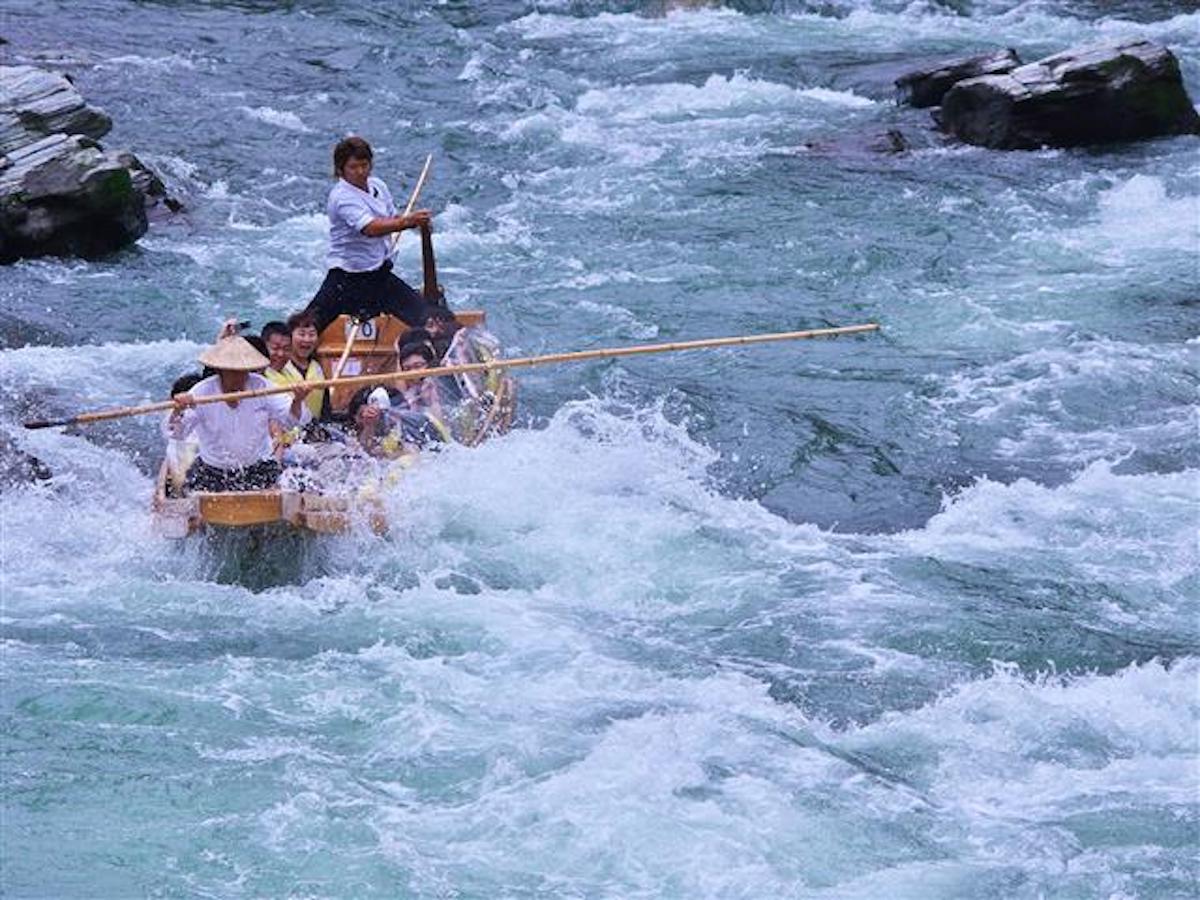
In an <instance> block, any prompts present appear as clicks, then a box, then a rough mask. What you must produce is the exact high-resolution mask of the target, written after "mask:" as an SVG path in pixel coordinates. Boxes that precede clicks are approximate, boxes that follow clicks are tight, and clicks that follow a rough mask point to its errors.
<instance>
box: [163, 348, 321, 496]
mask: <svg viewBox="0 0 1200 900" xmlns="http://www.w3.org/2000/svg"><path fill="white" fill-rule="evenodd" d="M199 358H200V362H202V363H203V364H204V365H206V366H208V367H210V368H212V369H216V371H217V374H216V375H211V376H209V377H208V378H205V379H204V380H203V381H201V382H200V383H198V384H197V385H196V386H195V387H193V388H192V389H191V390H190V391H187V392H186V393H183V394H177V395H176V396H175V397H174V398H173V399H174V401H175V410H174V411H173V412H172V413H171V417H170V418H169V419H168V420H167V433H168V436H169V437H171V438H174V439H176V440H180V439H183V438H185V437H187V436H188V435H192V434H194V435H195V436H196V437H197V439H198V440H199V442H200V451H199V455H198V457H197V459H196V461H195V462H194V463H193V464H192V467H191V468H190V469H188V474H187V481H186V486H187V488H188V489H189V490H192V491H253V490H261V489H264V488H269V487H272V486H273V485H274V484H275V482H276V481H277V480H278V479H279V474H280V471H281V469H280V465H279V462H278V460H276V459H275V458H274V456H273V455H272V442H271V425H272V424H273V423H274V424H276V425H279V426H281V427H283V428H291V427H292V426H294V425H302V424H304V423H305V422H307V421H308V419H309V413H308V410H307V408H306V407H305V405H304V398H305V397H306V396H307V395H308V391H309V388H308V386H307V385H304V384H298V385H296V387H295V388H293V389H292V393H291V395H290V396H289V395H288V394H271V395H269V396H266V397H246V398H244V399H241V400H225V401H222V402H213V403H204V404H197V402H196V401H197V400H199V399H201V398H203V397H212V396H215V395H217V394H232V393H237V392H239V391H253V390H259V389H261V388H269V387H272V385H271V382H269V381H267V379H266V378H264V377H263V376H262V375H260V374H259V372H260V371H261V370H262V369H264V368H266V366H267V364H268V360H267V358H266V357H265V356H263V355H262V354H261V353H259V352H258V351H257V350H255V349H254V347H253V346H251V344H250V342H249V341H247V340H246V339H245V338H243V337H239V336H237V335H229V336H226V337H223V338H221V339H220V340H218V341H217V342H216V343H215V344H214V345H213V346H211V347H209V348H208V349H207V350H205V351H204V352H203V353H201V354H200V357H199Z"/></svg>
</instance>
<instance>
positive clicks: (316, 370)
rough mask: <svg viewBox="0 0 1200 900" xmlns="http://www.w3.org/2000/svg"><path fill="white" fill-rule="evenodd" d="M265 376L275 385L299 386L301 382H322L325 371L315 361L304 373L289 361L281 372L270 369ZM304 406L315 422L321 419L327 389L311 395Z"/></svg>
mask: <svg viewBox="0 0 1200 900" xmlns="http://www.w3.org/2000/svg"><path fill="white" fill-rule="evenodd" d="M264 374H265V375H266V376H267V378H269V379H270V380H271V381H273V382H274V383H275V384H298V383H299V382H301V381H322V380H324V378H325V370H324V369H322V368H321V364H320V363H319V362H317V361H316V360H315V359H310V360H309V361H308V368H306V369H305V370H304V372H303V373H301V371H300V370H299V369H298V368H297V367H296V364H295V363H294V362H293V361H292V360H290V359H289V360H288V361H287V365H286V366H284V367H283V368H282V369H281V370H280V371H278V372H276V371H275V370H274V369H271V368H268V369H267V371H266V372H265V373H264ZM304 404H305V405H306V406H307V407H308V411H309V412H310V413H312V417H313V419H314V420H316V419H319V418H321V408H322V407H323V406H324V405H325V388H318V389H317V390H315V391H313V392H312V393H310V394H309V395H308V396H307V397H305V398H304Z"/></svg>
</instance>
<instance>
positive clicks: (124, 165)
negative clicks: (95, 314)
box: [0, 66, 178, 263]
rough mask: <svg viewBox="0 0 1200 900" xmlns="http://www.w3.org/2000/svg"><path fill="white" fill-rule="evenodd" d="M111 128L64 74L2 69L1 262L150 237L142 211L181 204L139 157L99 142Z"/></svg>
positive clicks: (94, 250)
mask: <svg viewBox="0 0 1200 900" xmlns="http://www.w3.org/2000/svg"><path fill="white" fill-rule="evenodd" d="M111 128H112V120H111V119H110V118H109V117H108V116H107V115H106V114H105V113H104V111H103V110H100V109H97V108H96V107H94V106H90V105H88V103H87V102H86V101H84V99H83V97H82V96H80V94H79V92H78V91H77V90H75V86H74V85H73V84H72V83H71V81H70V79H68V78H67V77H66V76H65V75H60V74H58V73H56V72H47V71H45V70H42V69H38V68H36V67H33V66H0V263H11V262H14V261H16V260H18V259H21V258H23V257H34V256H47V255H53V256H83V257H96V256H101V255H104V254H107V253H111V252H113V251H114V250H119V249H121V248H122V247H125V246H127V245H129V244H131V243H133V242H134V241H136V240H137V239H138V238H139V237H141V236H142V235H143V234H145V233H146V229H147V227H148V222H147V218H146V209H147V207H153V206H155V205H157V204H159V203H162V204H163V205H165V206H167V207H168V208H170V209H172V210H175V209H177V208H178V204H177V203H175V201H174V200H172V199H170V198H169V197H167V195H166V190H165V188H164V186H163V183H162V181H161V180H160V179H159V178H158V177H157V176H156V175H155V174H154V173H153V172H151V171H150V170H149V169H148V168H147V167H146V166H144V165H143V164H142V163H141V162H140V161H139V160H138V158H137V157H136V156H134V155H133V154H132V153H128V152H125V151H113V152H108V151H105V150H104V149H103V148H102V147H101V146H100V144H99V143H98V142H97V141H98V139H99V138H101V137H103V136H104V135H106V134H108V132H109V130H110V129H111Z"/></svg>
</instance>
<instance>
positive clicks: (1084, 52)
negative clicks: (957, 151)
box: [937, 41, 1200, 150]
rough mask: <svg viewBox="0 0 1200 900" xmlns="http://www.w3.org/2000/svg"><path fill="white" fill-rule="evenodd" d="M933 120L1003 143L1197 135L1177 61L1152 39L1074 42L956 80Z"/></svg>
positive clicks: (962, 134) (1198, 123) (1011, 146)
mask: <svg viewBox="0 0 1200 900" xmlns="http://www.w3.org/2000/svg"><path fill="white" fill-rule="evenodd" d="M937 120H938V124H939V125H940V126H941V128H942V129H943V130H944V131H946V132H948V133H949V134H952V135H954V136H955V137H956V138H958V139H959V140H962V141H965V142H967V143H969V144H978V145H980V146H984V147H992V148H995V149H1002V150H1034V149H1037V148H1039V147H1078V146H1087V145H1091V144H1103V143H1109V142H1114V141H1132V140H1142V139H1145V138H1153V137H1162V136H1167V135H1181V134H1200V115H1198V114H1197V113H1196V109H1195V107H1194V106H1193V105H1192V102H1191V100H1190V99H1189V97H1188V95H1187V91H1186V90H1184V87H1183V79H1182V77H1181V76H1180V72H1179V63H1178V61H1177V60H1176V59H1175V57H1174V55H1173V54H1172V53H1171V51H1169V50H1168V49H1166V48H1165V47H1162V46H1159V45H1157V44H1154V43H1151V42H1150V41H1130V42H1125V43H1116V44H1113V43H1109V44H1096V45H1090V46H1086V47H1080V48H1075V49H1072V50H1068V51H1066V52H1064V53H1059V54H1057V55H1055V56H1050V57H1047V58H1045V59H1042V60H1038V61H1037V62H1034V63H1030V64H1028V65H1024V66H1019V67H1018V68H1016V69H1013V70H1012V71H1011V72H1008V73H1006V74H1001V75H984V76H981V77H977V78H970V79H967V80H965V81H960V82H958V83H957V84H955V85H954V86H953V87H951V88H950V90H949V91H947V92H946V95H945V97H944V98H943V100H942V108H941V111H940V113H939V114H938V115H937Z"/></svg>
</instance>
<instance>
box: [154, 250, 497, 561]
mask: <svg viewBox="0 0 1200 900" xmlns="http://www.w3.org/2000/svg"><path fill="white" fill-rule="evenodd" d="M421 246H422V258H423V270H424V277H425V286H424V295H425V299H426V301H427V302H431V303H439V304H441V303H443V302H444V301H443V296H442V291H441V288H440V286H439V285H438V283H437V272H436V267H435V264H434V259H433V243H432V240H431V239H430V234H429V230H428V229H427V228H423V229H422V230H421ZM454 315H455V319H456V320H457V321H458V322H459V324H460V325H463V326H480V327H481V326H482V325H483V324H484V322H485V315H484V313H483V311H482V310H460V311H457V312H455V314H454ZM407 330H408V326H407V325H406V324H405V323H404V322H402V321H400V320H399V319H396V318H393V317H392V316H386V315H385V316H378V317H376V318H374V319H370V320H367V321H364V322H361V323H359V324H358V325H357V326H356V325H355V323H354V321H353V320H352V319H351V318H350V317H349V316H339V317H338V318H337V319H335V320H334V321H333V322H332V323H330V324H329V326H328V327H326V328H325V330H324V331H323V332H322V333H321V339H320V343H319V344H318V347H317V359H318V361H319V362H320V364H321V367H322V369H323V370H324V374H325V377H326V378H332V377H333V375H334V372H335V371H336V369H337V366H338V364H339V362H340V361H341V360H342V356H343V354H344V353H345V351H346V345H347V343H348V342H349V339H350V335H351V333H352V332H353V333H354V341H353V343H352V344H351V347H350V352H349V354H347V355H346V361H345V363H344V364H343V365H342V371H341V377H344V378H349V377H351V376H355V375H371V374H376V373H383V372H394V371H397V369H398V366H399V360H398V359H397V351H398V349H399V348H400V346H402V344H403V342H404V333H405V332H406V331H407ZM353 394H354V389H353V388H351V387H347V388H340V387H336V386H335V387H331V388H329V403H330V407H331V408H332V410H333V411H334V412H335V413H340V412H343V411H345V409H346V406H347V405H348V404H349V402H350V400H351V398H352V397H353ZM487 399H488V402H487V403H486V404H481V405H480V408H479V409H478V411H477V412H478V416H477V418H476V421H475V422H474V423H473V425H472V427H471V428H470V429H469V430H467V431H466V433H464V434H462V435H461V436H460V441H461V443H463V444H466V445H468V446H474V445H476V444H478V443H480V442H481V441H483V440H485V439H486V438H488V437H491V436H493V435H495V434H501V433H503V432H504V431H507V430H508V427H509V425H510V424H511V422H512V418H513V414H514V412H515V406H516V394H515V385H514V383H513V382H512V380H511V378H508V377H507V376H505V377H504V378H503V379H501V380H500V381H499V382H498V384H497V385H496V386H495V388H494V389H493V390H491V391H490V392H489V396H488V398H487ZM177 493H178V491H177V490H173V489H172V486H171V471H170V466H169V464H168V463H167V462H166V461H164V462H163V465H162V467H161V468H160V470H159V476H158V483H157V487H156V489H155V494H154V501H153V504H152V514H153V517H154V522H155V528H156V530H157V531H158V533H159V534H161V535H162V536H164V537H168V538H184V537H187V536H188V535H190V534H193V533H196V532H198V531H202V530H204V529H207V528H222V529H230V528H247V527H252V526H262V525H272V524H284V525H287V526H291V527H293V528H298V529H303V530H305V531H309V532H312V533H315V534H340V533H344V532H347V531H350V530H351V529H353V528H355V527H362V526H366V527H369V528H370V529H371V530H372V531H374V532H376V533H382V532H383V531H385V530H386V529H387V520H386V515H385V512H384V509H383V505H382V503H381V502H380V500H379V499H378V498H368V499H364V498H363V497H361V496H354V497H352V496H351V495H350V494H348V493H347V494H336V495H334V494H320V493H313V492H310V491H291V490H283V489H271V490H258V491H237V492H208V491H204V492H201V491H197V492H192V493H190V494H188V495H187V496H176V494H177Z"/></svg>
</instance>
